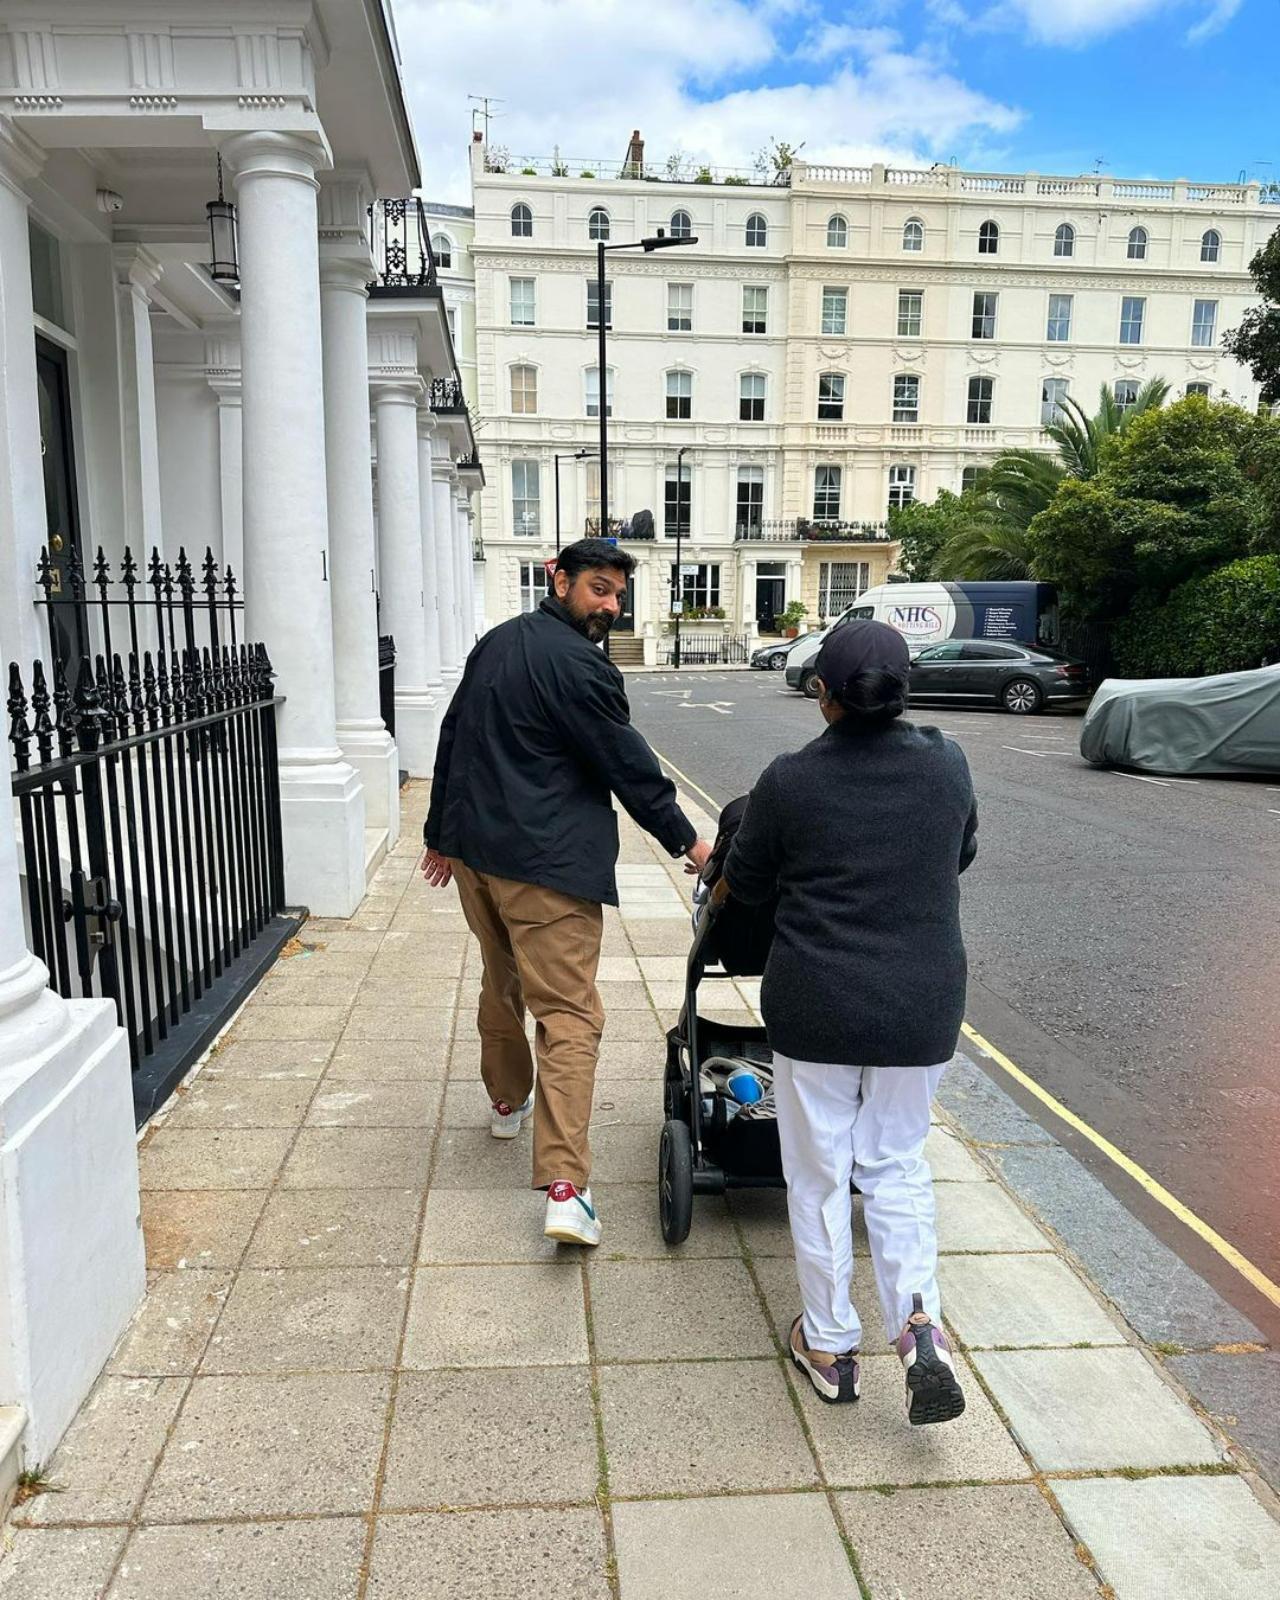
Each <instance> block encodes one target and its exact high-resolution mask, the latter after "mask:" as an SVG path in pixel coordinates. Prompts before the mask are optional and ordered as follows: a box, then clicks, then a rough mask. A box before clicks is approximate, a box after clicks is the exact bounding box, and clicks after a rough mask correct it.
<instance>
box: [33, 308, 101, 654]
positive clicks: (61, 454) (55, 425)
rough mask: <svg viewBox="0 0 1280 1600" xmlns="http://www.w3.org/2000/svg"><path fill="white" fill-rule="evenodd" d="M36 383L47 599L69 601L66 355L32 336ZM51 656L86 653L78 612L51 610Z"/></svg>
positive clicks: (76, 535) (72, 511) (74, 542)
mask: <svg viewBox="0 0 1280 1600" xmlns="http://www.w3.org/2000/svg"><path fill="white" fill-rule="evenodd" d="M36 381H37V388H38V394H39V402H40V454H41V457H42V458H43V464H44V506H45V519H46V522H47V545H48V550H49V567H50V579H51V584H50V597H51V598H52V599H54V600H58V599H63V600H70V599H71V579H70V576H69V572H70V562H71V557H72V554H73V552H74V553H75V554H77V555H80V554H81V550H80V519H79V516H78V513H77V506H76V460H75V446H74V443H73V440H72V433H71V382H70V376H69V374H68V372H67V353H66V351H65V350H62V349H59V347H58V346H57V345H56V344H52V343H50V341H49V340H48V339H43V338H41V337H40V336H39V335H37V336H36ZM49 612H50V630H51V634H52V638H53V647H54V653H55V655H56V657H57V659H58V660H60V661H62V662H64V663H65V662H67V661H69V660H70V659H71V657H72V656H73V655H81V654H84V653H85V652H86V651H87V650H88V647H89V646H88V638H87V635H86V633H85V626H84V613H83V610H82V608H81V607H79V606H70V605H52V606H50V608H49Z"/></svg>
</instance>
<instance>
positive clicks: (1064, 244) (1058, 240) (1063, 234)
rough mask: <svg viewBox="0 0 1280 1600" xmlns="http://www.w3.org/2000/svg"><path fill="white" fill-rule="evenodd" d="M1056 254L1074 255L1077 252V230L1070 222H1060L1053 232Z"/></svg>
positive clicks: (1054, 251)
mask: <svg viewBox="0 0 1280 1600" xmlns="http://www.w3.org/2000/svg"><path fill="white" fill-rule="evenodd" d="M1053 253H1054V255H1055V256H1073V255H1075V253H1076V230H1075V229H1074V228H1073V227H1072V226H1071V224H1070V223H1069V222H1060V223H1059V224H1058V226H1057V227H1056V228H1055V229H1054V233H1053Z"/></svg>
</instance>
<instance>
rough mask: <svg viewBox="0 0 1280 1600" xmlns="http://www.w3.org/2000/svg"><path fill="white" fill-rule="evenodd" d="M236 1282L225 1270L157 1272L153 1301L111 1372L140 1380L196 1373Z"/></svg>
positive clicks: (142, 1309)
mask: <svg viewBox="0 0 1280 1600" xmlns="http://www.w3.org/2000/svg"><path fill="white" fill-rule="evenodd" d="M231 1283H232V1274H231V1273H230V1272H228V1271H225V1270H223V1271H220V1272H211V1271H204V1270H201V1269H193V1270H191V1271H187V1272H164V1273H159V1274H151V1275H150V1276H149V1280H148V1283H147V1297H146V1299H145V1300H144V1301H143V1302H142V1304H141V1306H139V1308H138V1311H137V1314H136V1315H135V1317H134V1319H133V1321H132V1323H131V1324H130V1325H129V1327H128V1329H127V1330H126V1332H125V1334H124V1336H123V1338H122V1339H121V1340H120V1343H119V1344H118V1345H117V1346H116V1348H115V1350H114V1351H113V1352H112V1356H111V1359H110V1361H109V1362H108V1363H107V1371H108V1372H114V1373H119V1374H123V1375H125V1376H127V1377H138V1378H165V1377H180V1376H181V1375H182V1374H183V1373H192V1372H194V1371H195V1369H196V1363H197V1362H198V1361H199V1360H200V1357H201V1355H202V1354H203V1352H204V1347H205V1345H206V1344H207V1343H208V1342H209V1335H210V1334H211V1333H212V1332H213V1326H214V1323H216V1322H217V1320H218V1315H219V1313H220V1312H221V1310H222V1307H223V1304H224V1302H225V1301H226V1298H227V1294H228V1291H229V1290H230V1288H231Z"/></svg>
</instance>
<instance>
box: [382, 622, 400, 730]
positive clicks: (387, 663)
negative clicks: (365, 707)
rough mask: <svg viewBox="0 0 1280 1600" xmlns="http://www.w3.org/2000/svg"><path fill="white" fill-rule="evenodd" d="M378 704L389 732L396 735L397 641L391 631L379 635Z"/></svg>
mask: <svg viewBox="0 0 1280 1600" xmlns="http://www.w3.org/2000/svg"><path fill="white" fill-rule="evenodd" d="M378 706H379V709H380V710H381V712H382V721H383V724H384V726H385V727H386V730H387V732H388V733H389V734H390V735H391V737H392V738H393V739H394V738H395V736H396V642H395V640H394V639H393V638H392V636H391V635H390V634H389V633H380V634H379V635H378Z"/></svg>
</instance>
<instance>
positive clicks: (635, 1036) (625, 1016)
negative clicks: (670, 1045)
mask: <svg viewBox="0 0 1280 1600" xmlns="http://www.w3.org/2000/svg"><path fill="white" fill-rule="evenodd" d="M604 1037H605V1039H606V1040H608V1042H609V1043H610V1044H646V1043H647V1044H650V1045H651V1046H652V1049H653V1054H652V1056H651V1057H650V1059H651V1060H652V1061H653V1063H654V1066H653V1070H654V1071H655V1072H658V1073H661V1071H662V1064H663V1061H664V1059H665V1056H664V1049H663V1046H664V1043H665V1040H666V1037H667V1033H666V1029H665V1028H664V1027H663V1026H662V1025H661V1024H660V1023H659V1021H658V1019H657V1017H655V1016H654V1014H653V1012H652V1011H615V1012H614V1013H613V1014H612V1016H607V1017H606V1018H605V1021H604Z"/></svg>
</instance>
